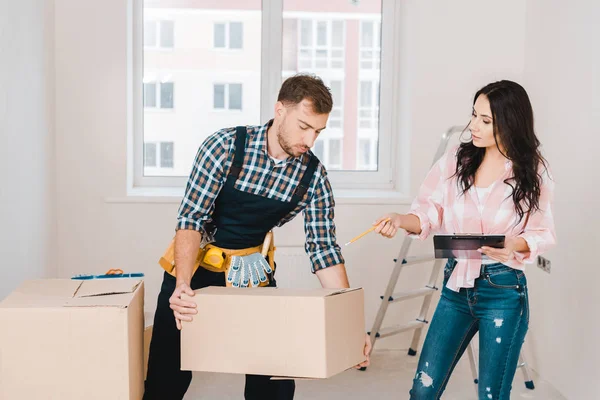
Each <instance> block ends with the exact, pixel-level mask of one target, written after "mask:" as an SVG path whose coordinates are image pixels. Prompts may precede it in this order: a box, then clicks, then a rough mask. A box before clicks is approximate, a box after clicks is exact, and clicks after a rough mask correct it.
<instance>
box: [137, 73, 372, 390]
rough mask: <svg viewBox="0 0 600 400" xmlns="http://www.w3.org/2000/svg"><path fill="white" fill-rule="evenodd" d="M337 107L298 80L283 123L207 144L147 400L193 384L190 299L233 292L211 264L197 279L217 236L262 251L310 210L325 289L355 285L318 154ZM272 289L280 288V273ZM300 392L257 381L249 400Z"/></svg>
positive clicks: (286, 92)
mask: <svg viewBox="0 0 600 400" xmlns="http://www.w3.org/2000/svg"><path fill="white" fill-rule="evenodd" d="M332 105H333V101H332V98H331V93H330V92H329V89H328V88H327V87H326V86H325V85H324V84H323V81H322V80H321V79H320V78H318V77H314V76H310V75H296V76H293V77H291V78H289V79H287V80H286V81H285V82H284V83H283V85H282V87H281V90H280V92H279V96H278V99H277V103H276V104H275V110H274V111H275V116H274V118H273V119H272V120H271V121H269V122H268V123H267V124H266V125H264V126H248V127H238V128H231V129H224V130H221V131H218V132H216V133H215V134H213V135H212V136H210V137H209V138H207V139H206V140H205V141H204V143H203V144H202V145H201V146H200V149H199V150H198V154H197V155H196V160H195V162H194V167H193V169H192V172H191V174H190V177H189V180H188V184H187V187H186V192H185V196H184V198H183V200H182V202H181V206H180V208H179V216H178V223H177V228H176V235H175V256H174V260H175V264H174V265H175V269H176V274H175V275H176V276H175V277H174V276H172V275H170V274H168V273H166V272H165V276H164V280H163V284H162V287H161V291H160V294H159V296H158V306H157V310H156V315H155V319H154V328H153V333H152V342H151V344H150V355H149V361H148V375H147V379H146V391H145V395H144V399H146V400H155V399H160V400H175V399H181V398H183V396H184V394H185V392H186V391H187V388H188V386H189V384H190V382H191V379H192V374H191V372H189V371H180V368H179V367H180V332H179V330H180V329H181V321H191V320H192V316H193V315H194V314H196V309H195V307H196V305H195V304H194V303H192V302H189V301H183V300H182V299H181V295H182V294H183V293H185V294H187V295H189V296H193V295H194V292H193V290H194V289H198V288H202V287H206V286H225V279H226V277H225V274H224V273H223V272H220V273H219V272H215V271H214V270H212V268H209V267H208V266H207V265H205V267H202V266H201V267H199V268H197V270H196V272H195V273H194V272H193V271H194V266H195V263H196V257H197V254H198V251H199V248H200V247H201V240H202V243H205V242H206V241H207V240H206V239H207V238H209V239H210V240H209V241H212V242H213V243H211V245H214V246H217V248H218V249H219V251H220V250H223V251H224V252H226V251H229V250H231V249H247V248H253V247H258V248H260V246H261V243H262V242H263V240H264V239H265V236H266V234H267V233H268V232H269V231H270V230H271V229H272V228H273V227H275V226H281V225H283V224H285V223H286V222H288V221H290V220H291V219H293V218H294V217H295V216H296V215H297V214H298V213H299V212H300V211H303V213H304V226H305V232H306V246H305V248H306V251H307V253H308V255H309V257H310V260H311V263H312V270H313V272H314V273H315V274H316V275H317V277H318V278H319V280H320V282H321V285H322V286H323V287H324V288H347V287H349V284H348V277H347V275H346V269H345V266H344V260H343V258H342V254H341V252H340V247H339V246H338V245H337V243H336V238H335V225H334V222H333V216H334V199H333V193H332V190H331V186H330V184H329V180H328V178H327V174H326V172H325V169H324V168H323V165H321V163H320V162H319V160H318V159H317V158H316V156H315V155H314V154H312V152H310V151H309V149H310V148H311V147H312V146H313V145H314V143H315V140H316V139H317V137H318V136H319V133H320V132H321V131H322V130H323V129H325V126H326V124H327V119H328V118H329V113H330V112H331V108H332ZM202 247H204V246H202ZM270 261H271V262H272V260H270ZM266 270H267V271H266V272H267V273H269V272H271V271H269V269H268V268H266ZM228 277H229V278H231V275H228ZM269 285H270V286H275V279H274V275H273V273H270V274H269ZM242 286H243V285H242ZM240 290H243V289H240ZM307 339H308V340H310V338H307ZM266 345H267V346H268V344H266ZM370 349H371V344H370V341H369V339H368V336H366V338H365V355H366V356H367V360H366V361H365V362H364V363H362V364H360V365H358V366H357V367H363V366H367V365H368V364H369V359H368V354H369V352H370ZM294 390H295V383H294V381H293V380H271V379H270V377H268V376H257V375H247V376H246V388H245V392H244V394H245V398H246V399H247V400H255V399H256V400H271V399H273V400H284V399H285V400H288V399H293V397H294Z"/></svg>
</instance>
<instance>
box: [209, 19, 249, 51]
mask: <svg viewBox="0 0 600 400" xmlns="http://www.w3.org/2000/svg"><path fill="white" fill-rule="evenodd" d="M243 46H244V24H242V23H241V22H219V23H215V24H214V28H213V47H214V48H215V49H242V48H243Z"/></svg>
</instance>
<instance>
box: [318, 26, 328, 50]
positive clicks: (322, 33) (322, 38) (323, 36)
mask: <svg viewBox="0 0 600 400" xmlns="http://www.w3.org/2000/svg"><path fill="white" fill-rule="evenodd" d="M317 46H327V22H324V21H321V22H318V23H317Z"/></svg>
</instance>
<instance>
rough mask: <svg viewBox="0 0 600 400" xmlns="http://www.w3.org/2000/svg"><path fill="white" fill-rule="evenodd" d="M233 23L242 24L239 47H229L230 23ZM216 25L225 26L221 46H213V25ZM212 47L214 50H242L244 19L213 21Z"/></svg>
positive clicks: (213, 31) (213, 32)
mask: <svg viewBox="0 0 600 400" xmlns="http://www.w3.org/2000/svg"><path fill="white" fill-rule="evenodd" d="M234 23H239V24H241V25H242V47H240V48H237V47H236V48H232V47H231V24H234ZM217 25H224V26H225V37H224V42H225V44H224V46H223V47H217V46H215V27H216V26H217ZM212 49H213V50H215V51H244V21H243V20H240V21H233V20H231V21H214V22H213V29H212Z"/></svg>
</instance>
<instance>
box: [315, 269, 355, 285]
mask: <svg viewBox="0 0 600 400" xmlns="http://www.w3.org/2000/svg"><path fill="white" fill-rule="evenodd" d="M316 274H317V277H318V278H319V281H321V286H322V287H324V288H327V289H342V288H349V287H350V284H349V283H348V275H347V274H346V266H345V265H344V264H337V265H334V266H331V267H327V268H324V269H320V270H318V271H317V272H316Z"/></svg>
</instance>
